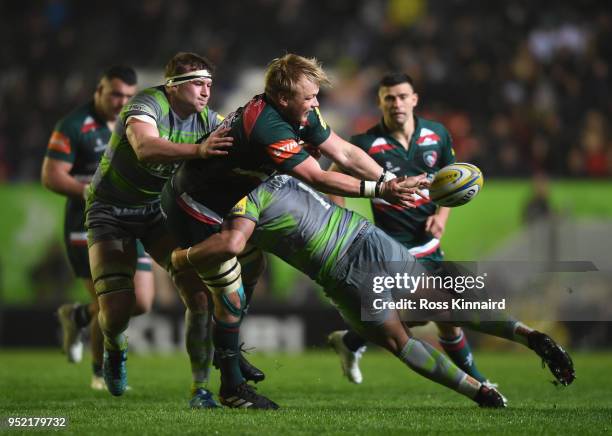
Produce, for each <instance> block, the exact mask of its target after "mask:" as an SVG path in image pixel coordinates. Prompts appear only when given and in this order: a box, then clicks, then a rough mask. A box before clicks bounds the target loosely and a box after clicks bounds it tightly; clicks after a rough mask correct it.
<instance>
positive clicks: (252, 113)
mask: <svg viewBox="0 0 612 436" xmlns="http://www.w3.org/2000/svg"><path fill="white" fill-rule="evenodd" d="M327 84H329V80H328V78H327V76H326V74H325V72H324V71H323V69H322V68H321V66H320V65H319V64H318V62H317V61H316V60H315V59H307V58H304V57H301V56H298V55H295V54H287V55H285V56H283V57H282V58H278V59H275V60H273V61H272V62H271V63H270V65H269V66H268V69H267V71H266V76H265V93H264V94H261V95H257V96H255V97H254V98H253V99H252V100H250V101H249V102H248V103H247V104H246V105H245V106H243V107H241V108H239V109H238V110H237V111H236V112H234V113H233V114H232V115H230V116H228V118H227V119H226V120H225V121H224V124H223V126H224V127H225V126H227V127H228V128H229V129H230V133H229V135H230V136H231V137H233V139H234V142H233V145H232V147H231V149H229V150H228V155H227V156H226V157H225V158H224V159H208V160H191V161H187V162H185V164H184V165H183V166H182V167H181V168H180V169H179V170H178V172H177V173H176V174H175V175H174V177H173V178H172V183H168V184H166V187H165V188H164V192H163V193H162V207H163V210H164V212H165V214H166V215H167V221H168V225H169V228H170V229H171V230H172V231H173V232H174V233H175V234H176V236H177V238H178V239H179V240H180V243H181V246H184V247H186V246H190V245H194V244H196V243H198V242H200V241H202V240H204V239H206V238H207V237H209V236H210V235H211V234H213V233H215V232H217V231H219V229H220V225H221V222H222V217H223V216H225V215H226V214H227V212H229V211H230V210H231V208H232V207H233V206H234V205H235V204H236V202H237V201H238V200H240V198H242V197H244V196H245V195H246V194H248V193H249V192H250V191H251V190H252V189H254V188H255V187H257V186H258V185H259V184H260V183H262V181H263V180H265V179H266V178H267V176H268V175H270V174H271V173H273V172H275V171H281V172H286V173H289V174H292V175H295V176H296V177H298V178H299V179H301V180H303V181H305V182H307V183H309V184H310V185H312V186H314V187H315V188H316V189H319V190H322V191H325V192H329V193H335V194H340V195H347V196H354V197H357V196H361V197H380V198H385V199H386V200H387V201H389V202H391V203H395V204H402V205H404V206H407V207H411V206H412V203H413V201H412V193H414V192H416V190H417V189H416V188H414V187H405V186H404V185H403V184H402V180H401V179H394V180H391V181H385V180H386V179H385V176H386V173H385V171H384V170H383V169H382V168H381V167H380V166H379V165H378V164H377V163H376V162H374V161H373V160H372V159H371V158H370V157H369V156H368V155H367V154H366V153H365V152H363V151H362V150H360V149H359V148H357V147H355V146H353V145H352V144H350V143H348V142H346V141H344V140H343V139H341V138H340V137H339V136H337V135H336V134H335V133H334V132H332V130H331V129H330V127H329V126H328V125H327V124H326V122H325V120H324V119H323V117H322V115H321V113H320V112H319V102H318V100H317V95H318V93H319V87H320V86H322V85H327ZM301 140H303V141H305V142H307V143H309V144H311V145H312V146H314V147H318V149H319V150H320V151H321V152H322V153H323V154H325V155H326V156H328V157H329V158H330V159H332V160H333V161H335V162H338V163H339V164H341V165H343V166H350V167H351V169H352V171H353V173H354V174H355V175H356V176H358V177H359V178H361V179H365V180H369V181H363V180H358V179H356V178H353V177H350V176H347V175H344V174H340V173H335V172H327V171H323V170H322V169H321V167H320V166H319V164H318V163H317V161H316V160H314V159H313V158H312V157H310V155H309V154H308V153H307V152H306V151H305V150H304V149H303V148H302V146H301V145H300V141H301ZM198 273H199V274H200V277H201V278H202V280H203V282H204V283H206V285H207V286H208V287H209V288H210V289H211V291H212V294H213V301H214V303H215V304H214V323H213V341H214V344H215V352H216V353H217V354H218V356H219V363H220V370H221V389H220V399H221V402H222V403H223V404H225V405H227V406H229V407H251V408H264V409H274V408H277V407H278V406H277V405H276V404H275V403H274V402H272V401H270V400H269V399H267V398H266V397H264V396H262V395H259V394H257V393H256V392H255V391H254V390H253V389H252V387H251V386H250V385H248V384H247V383H245V380H244V378H243V377H242V375H241V374H240V370H239V368H238V362H237V359H238V334H239V328H240V323H241V321H242V317H243V313H244V309H245V306H246V305H247V304H248V300H249V298H250V295H247V294H245V289H244V287H243V285H242V282H241V277H240V265H239V263H238V262H237V261H236V259H234V258H232V259H229V260H227V261H226V262H224V263H222V264H219V265H216V266H215V267H214V268H211V269H209V270H198Z"/></svg>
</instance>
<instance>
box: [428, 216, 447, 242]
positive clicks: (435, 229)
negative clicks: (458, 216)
mask: <svg viewBox="0 0 612 436" xmlns="http://www.w3.org/2000/svg"><path fill="white" fill-rule="evenodd" d="M445 228H446V219H444V218H442V217H441V216H439V215H437V214H434V215H429V216H428V217H427V221H425V231H426V232H428V233H429V234H430V235H431V236H433V237H434V238H436V239H440V238H441V237H442V235H443V234H444V229H445Z"/></svg>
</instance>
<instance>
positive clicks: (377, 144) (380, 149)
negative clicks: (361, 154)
mask: <svg viewBox="0 0 612 436" xmlns="http://www.w3.org/2000/svg"><path fill="white" fill-rule="evenodd" d="M388 150H393V145H391V144H389V143H388V142H387V140H386V139H385V138H376V140H375V141H374V142H372V145H370V148H369V149H368V154H369V155H373V154H378V153H384V152H385V151H388Z"/></svg>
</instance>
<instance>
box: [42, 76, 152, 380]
mask: <svg viewBox="0 0 612 436" xmlns="http://www.w3.org/2000/svg"><path fill="white" fill-rule="evenodd" d="M135 92H136V73H135V72H134V70H133V69H132V68H129V67H123V66H114V67H111V68H109V69H108V70H106V71H105V72H104V74H103V75H102V78H101V79H100V82H99V84H98V87H97V89H96V92H95V93H94V96H93V100H92V101H89V102H87V103H86V104H84V105H82V106H80V107H79V108H77V109H75V110H74V111H73V112H71V113H70V114H68V115H67V116H66V117H64V118H62V119H61V120H60V121H58V123H57V124H56V126H55V128H54V129H53V133H52V134H51V138H50V139H49V144H48V145H47V152H46V156H45V159H44V161H43V164H42V171H41V181H42V183H43V185H44V186H45V187H46V188H47V189H49V190H51V191H53V192H56V193H58V194H60V195H63V196H65V197H66V209H65V216H64V243H65V245H66V251H67V255H68V260H69V261H70V265H71V267H72V270H73V271H74V274H75V276H76V277H78V278H79V279H81V280H82V281H83V284H84V286H85V288H86V289H87V291H88V292H89V294H90V295H91V298H92V302H91V303H87V304H75V303H70V304H64V305H62V306H61V307H60V308H59V310H58V312H57V313H58V317H59V320H60V322H61V325H62V330H63V343H62V348H63V351H64V353H66V355H67V357H68V361H69V362H80V361H81V359H82V356H83V343H82V341H81V330H82V329H83V328H85V327H87V326H89V327H90V341H91V354H92V366H93V376H92V380H91V387H92V388H93V389H96V390H101V389H105V388H106V385H105V384H104V379H103V378H102V352H103V345H102V332H101V331H100V325H99V324H98V319H97V316H98V302H97V297H96V292H95V290H94V286H93V281H92V280H91V273H90V271H89V258H88V255H87V232H86V231H85V198H84V197H85V196H84V194H85V192H86V188H87V184H88V183H89V182H90V181H91V178H92V176H93V174H94V172H95V170H96V167H97V166H98V163H99V162H100V157H101V156H102V154H103V153H104V150H105V149H106V145H107V144H108V141H109V139H110V136H111V131H112V130H113V128H114V126H115V122H116V120H117V116H118V115H119V112H120V111H121V108H122V107H123V105H124V104H125V103H126V102H127V101H128V100H129V99H130V98H131V97H133V96H134V93H135ZM137 247H138V262H137V266H136V274H135V275H134V288H135V295H136V303H135V307H134V312H133V313H132V314H133V315H138V314H141V313H145V312H147V311H148V310H149V309H150V308H151V305H152V303H153V297H154V284H153V273H152V271H151V258H150V257H149V256H148V255H147V254H146V253H145V252H144V248H143V247H142V244H140V242H138V245H137ZM92 320H93V322H92Z"/></svg>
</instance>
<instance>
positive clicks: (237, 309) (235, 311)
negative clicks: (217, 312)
mask: <svg viewBox="0 0 612 436" xmlns="http://www.w3.org/2000/svg"><path fill="white" fill-rule="evenodd" d="M236 293H237V294H238V297H239V298H240V303H239V306H236V305H235V304H234V303H233V302H232V300H231V299H230V295H231V294H228V293H224V294H223V295H221V302H222V303H223V306H224V307H225V308H226V309H227V310H228V311H229V313H231V314H232V315H234V316H235V317H237V318H240V319H242V315H243V312H244V310H245V309H246V295H245V294H244V288H243V287H242V286H240V287H239V288H238V290H237V291H236Z"/></svg>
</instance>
